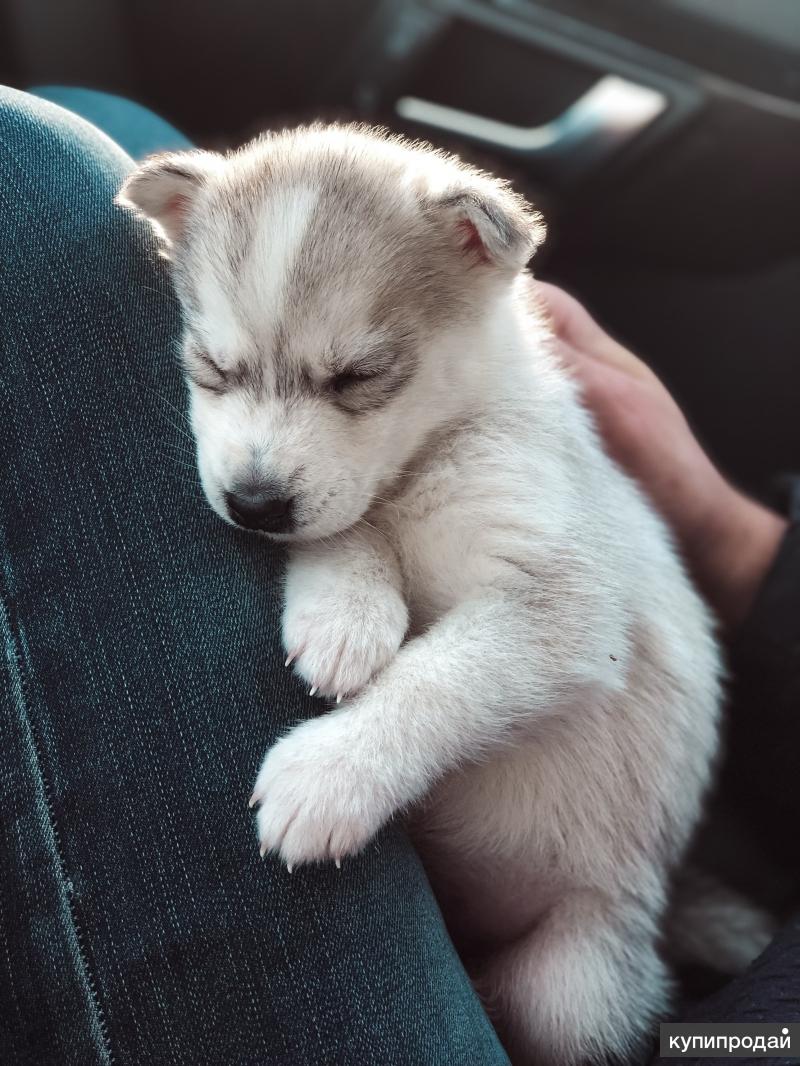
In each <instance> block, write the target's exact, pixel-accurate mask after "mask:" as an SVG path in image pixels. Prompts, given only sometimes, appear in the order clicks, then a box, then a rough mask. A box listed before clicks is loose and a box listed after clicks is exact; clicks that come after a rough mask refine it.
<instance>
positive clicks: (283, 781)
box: [250, 710, 393, 870]
mask: <svg viewBox="0 0 800 1066" xmlns="http://www.w3.org/2000/svg"><path fill="white" fill-rule="evenodd" d="M351 714H352V711H350V710H348V711H346V712H339V713H338V714H337V713H331V714H327V715H324V716H323V717H322V718H314V719H312V720H311V721H309V722H304V723H303V724H302V725H299V726H297V727H295V728H294V729H293V730H292V732H291V733H289V734H287V736H285V737H284V738H283V739H282V740H279V741H278V742H277V744H275V745H274V746H273V747H272V748H270V750H269V751H268V752H267V755H266V757H265V759H264V762H263V764H262V766H261V770H260V772H259V774H258V778H257V779H256V784H255V789H254V792H253V796H252V799H251V800H250V805H251V806H255V805H256V804H260V807H259V811H258V818H257V821H258V838H259V842H260V847H261V854H262V856H263V855H264V854H266V852H268V851H273V852H277V853H278V854H279V855H280V856H281V858H282V859H283V860H284V862H286V864H287V865H288V866H289V868H290V870H291V869H292V868H293V867H295V866H298V865H299V864H300V863H304V862H323V861H326V860H333V861H334V862H335V863H336V864H337V866H338V865H340V863H341V860H342V859H343V858H345V857H346V856H348V855H354V854H355V853H356V852H358V851H360V850H361V849H362V848H363V847H364V845H365V844H366V843H367V842H368V841H369V840H370V839H371V837H373V836H374V835H375V833H376V832H377V831H378V829H380V827H381V826H382V825H383V823H384V822H385V821H387V819H388V818H389V817H390V816H391V814H392V813H393V805H392V803H391V802H390V799H389V795H388V792H387V790H386V789H385V787H384V786H383V784H382V783H381V781H380V780H378V779H377V776H376V770H375V769H372V768H370V767H368V766H365V765H364V763H363V760H359V759H358V758H357V756H356V755H355V754H354V752H355V749H356V748H357V744H356V743H354V739H353V737H352V735H351V730H350V727H349V723H350V721H351V718H350V715H351Z"/></svg>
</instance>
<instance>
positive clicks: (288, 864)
mask: <svg viewBox="0 0 800 1066" xmlns="http://www.w3.org/2000/svg"><path fill="white" fill-rule="evenodd" d="M292 870H294V866H292V864H291V863H290V862H287V863H286V872H287V874H290V873H291V872H292Z"/></svg>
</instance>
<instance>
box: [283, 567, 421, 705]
mask: <svg viewBox="0 0 800 1066" xmlns="http://www.w3.org/2000/svg"><path fill="white" fill-rule="evenodd" d="M407 625H408V610H407V608H406V605H405V603H404V602H403V599H402V597H401V596H400V594H399V593H398V592H397V591H396V590H395V589H392V588H389V587H387V586H385V585H380V586H377V587H370V586H365V587H363V588H352V587H347V585H345V584H344V583H342V584H341V585H337V584H336V583H332V584H331V585H330V586H328V587H326V588H322V589H319V590H317V592H316V593H314V590H313V589H312V590H308V591H306V592H305V593H304V594H303V595H302V596H298V595H295V596H292V595H289V596H288V597H287V601H286V606H285V608H284V614H283V642H284V647H285V648H286V651H287V652H288V658H287V660H286V662H287V665H289V664H290V663H293V664H294V668H295V670H296V671H297V673H298V674H299V675H300V676H301V677H302V678H303V679H304V681H306V682H307V684H308V686H309V689H310V691H311V694H312V695H316V694H318V695H320V696H330V697H335V698H336V699H337V700H338V701H339V702H341V700H342V699H343V698H344V697H345V696H352V695H355V693H357V692H359V691H360V690H361V689H362V688H364V686H365V685H366V684H367V682H368V681H369V680H370V678H372V677H373V676H374V675H375V674H377V673H378V672H379V671H380V670H382V669H383V667H384V666H386V664H387V663H389V662H390V661H391V660H392V659H393V658H394V657H395V655H396V654H397V650H398V648H399V647H400V645H401V643H402V642H403V637H404V636H405V632H406V627H407Z"/></svg>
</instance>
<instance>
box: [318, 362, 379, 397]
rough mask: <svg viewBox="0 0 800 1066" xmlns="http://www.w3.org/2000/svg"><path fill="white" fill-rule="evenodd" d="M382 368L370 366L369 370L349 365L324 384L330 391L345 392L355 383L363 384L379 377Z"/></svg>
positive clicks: (354, 385) (355, 384)
mask: <svg viewBox="0 0 800 1066" xmlns="http://www.w3.org/2000/svg"><path fill="white" fill-rule="evenodd" d="M384 370H385V367H378V368H371V369H369V370H367V369H358V368H356V367H351V368H350V369H349V370H343V371H342V372H341V373H339V374H334V375H333V377H332V378H329V379H328V381H327V383H326V384H327V387H328V389H330V391H331V392H336V393H339V392H347V391H348V390H349V389H352V388H355V387H356V386H357V385H363V384H364V383H365V382H367V381H373V380H374V379H375V378H377V377H380V375H381V374H382V373H383V372H384Z"/></svg>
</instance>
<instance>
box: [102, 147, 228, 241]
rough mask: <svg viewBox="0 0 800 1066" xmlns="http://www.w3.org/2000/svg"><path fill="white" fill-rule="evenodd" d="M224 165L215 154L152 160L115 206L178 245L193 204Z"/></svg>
mask: <svg viewBox="0 0 800 1066" xmlns="http://www.w3.org/2000/svg"><path fill="white" fill-rule="evenodd" d="M222 165H223V159H222V156H219V155H216V154H215V153H214V152H200V151H197V152H164V153H162V154H161V155H153V156H150V158H149V159H145V161H144V162H143V163H142V164H141V165H140V166H139V167H137V169H136V170H134V171H133V173H132V174H130V175H129V176H128V177H127V178H126V179H125V182H124V184H123V186H122V188H121V189H120V191H119V193H118V194H117V197H116V200H115V203H117V204H119V205H120V206H121V207H126V208H128V209H129V210H132V211H136V212H138V213H139V214H141V215H143V216H144V217H145V218H147V219H148V220H149V221H150V222H151V223H153V225H154V227H155V228H156V230H158V231H159V232H160V233H161V234H162V235H165V236H166V237H167V240H168V241H169V242H170V243H174V242H175V241H176V240H178V239H179V238H180V236H181V234H182V233H183V230H184V226H185V223H186V218H187V216H188V214H189V211H190V210H191V207H192V203H193V202H194V201H195V200H196V198H197V196H198V194H199V193H200V192H201V190H202V189H203V187H204V186H205V185H206V184H207V183H208V181H209V179H210V178H211V177H212V176H213V175H214V174H216V173H218V172H219V170H220V169H221V167H222Z"/></svg>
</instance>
